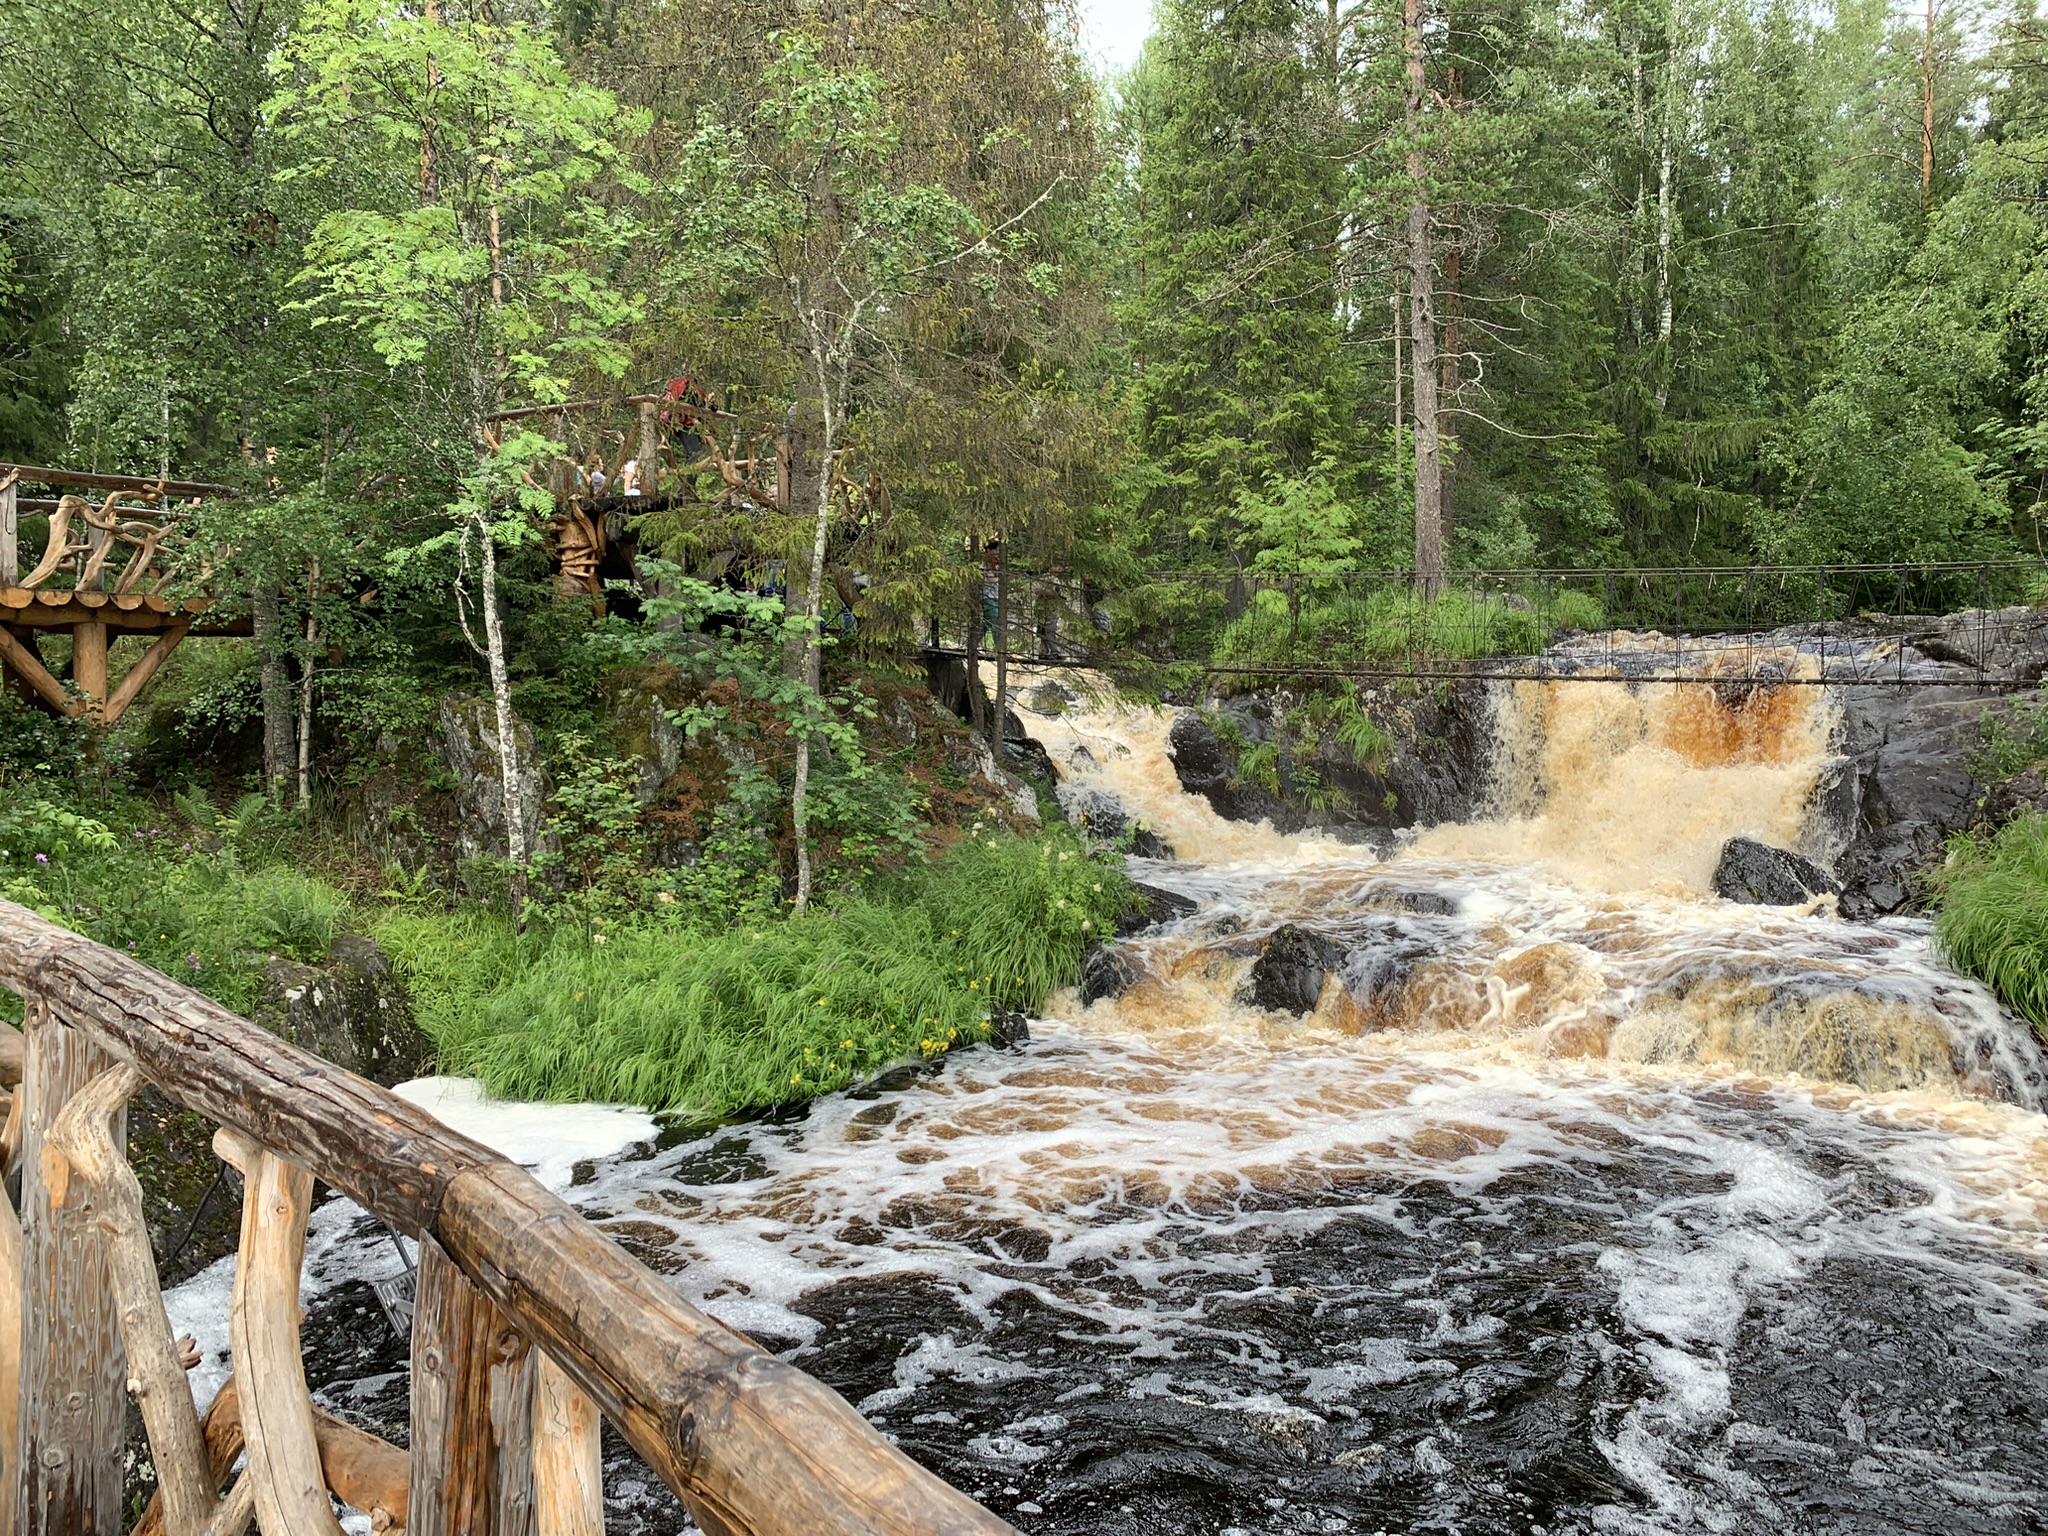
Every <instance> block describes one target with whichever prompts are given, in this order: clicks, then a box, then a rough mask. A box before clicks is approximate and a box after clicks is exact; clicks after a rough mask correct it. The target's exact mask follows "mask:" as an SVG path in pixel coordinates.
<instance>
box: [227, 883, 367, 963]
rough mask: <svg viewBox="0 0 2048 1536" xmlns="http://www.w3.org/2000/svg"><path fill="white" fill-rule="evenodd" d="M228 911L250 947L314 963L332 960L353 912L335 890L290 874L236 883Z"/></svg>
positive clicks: (230, 895) (239, 934)
mask: <svg viewBox="0 0 2048 1536" xmlns="http://www.w3.org/2000/svg"><path fill="white" fill-rule="evenodd" d="M223 905H224V911H223V913H222V915H223V916H224V917H226V918H227V919H228V921H229V922H230V923H231V924H232V926H233V929H234V931H235V933H236V934H237V935H238V936H239V937H240V938H241V939H242V941H243V942H244V943H248V942H249V941H254V947H255V948H258V949H265V950H271V951H274V952H276V953H278V954H284V955H289V956H291V958H292V959H294V960H303V961H306V962H308V963H311V962H314V961H318V960H324V959H326V958H327V952H328V951H329V950H330V949H332V948H333V947H334V939H335V935H336V934H337V933H339V932H340V930H341V920H342V916H343V914H344V913H345V912H346V910H347V902H346V901H345V900H344V899H343V897H342V894H341V893H340V892H339V891H337V890H335V889H334V887H332V886H331V885H328V884H326V883H325V882H323V881H320V880H315V879H313V878H311V877H310V876H307V875H302V874H300V873H298V872H297V871H296V870H289V869H277V870H271V871H268V872H267V873H264V874H260V875H252V876H250V877H249V878H248V879H246V880H242V881H239V882H236V883H235V884H234V885H233V886H231V887H230V888H229V890H228V892H227V899H226V901H225V902H224V904H223Z"/></svg>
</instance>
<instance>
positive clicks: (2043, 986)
mask: <svg viewBox="0 0 2048 1536" xmlns="http://www.w3.org/2000/svg"><path fill="white" fill-rule="evenodd" d="M1937 891H1938V893H1939V896H1940V900H1941V910H1940V913H1939V915H1938V916H1937V918H1936V920H1935V925H1934V941H1935V943H1936V945H1937V946H1939V948H1940V949H1941V951H1942V953H1943V954H1944V955H1946V956H1947V957H1948V960H1949V963H1950V964H1952V965H1953V966H1955V968H1956V969H1957V970H1959V971H1961V972H1963V973H1964V974H1965V975H1968V976H1975V977H1976V978H1977V979H1978V980H1980V981H1982V982H1983V983H1984V984H1985V985H1987V986H1989V987H1990V988H1991V989H1992V990H1993V991H1994V992H1996V993H1997V994H1998V995H1999V996H2000V997H2002V998H2004V999H2005V1001H2006V1002H2007V1003H2009V1004H2010V1005H2011V1006H2012V1007H2013V1008H2014V1009H2016V1010H2017V1011H2018V1012H2020V1013H2021V1014H2023V1015H2025V1016H2026V1018H2027V1019H2029V1020H2030V1021H2031V1022H2032V1023H2033V1025H2034V1027H2035V1028H2036V1029H2039V1030H2042V1031H2043V1032H2048V816H2041V815H2026V816H2018V817H2015V818H2014V819H2013V820H2011V821H2010V822H2008V823H2006V825H2005V826H2004V827H2003V828H2001V829H2000V830H1999V831H1998V833H1997V834H1996V835H1995V836H1992V837H1989V838H1982V837H1975V838H1971V837H1966V838H1959V839H1957V841H1956V842H1955V843H1954V844H1953V845H1952V846H1951V849H1950V854H1949V862H1948V865H1947V867H1946V868H1944V869H1943V870H1942V871H1941V873H1940V874H1939V876H1938V877H1937Z"/></svg>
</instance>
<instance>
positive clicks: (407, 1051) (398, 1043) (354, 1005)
mask: <svg viewBox="0 0 2048 1536" xmlns="http://www.w3.org/2000/svg"><path fill="white" fill-rule="evenodd" d="M254 1017H255V1021H256V1022H257V1023H258V1024H261V1025H262V1026H263V1027H264V1028H265V1029H267V1030H269V1031H270V1032H271V1033H272V1034H274V1035H278V1036H281V1037H282V1038H284V1039H286V1040H289V1041H291V1042H292V1043H293V1044H294V1045H298V1046H302V1047H304V1048H305V1049H306V1050H309V1051H311V1052H312V1053H313V1054H314V1055H316V1056H320V1057H324V1058H325V1059H326V1060H328V1061H331V1062H333V1063H334V1064H335V1065H336V1066H338V1067H341V1068H343V1069H344V1070H346V1071H349V1072H354V1073H356V1074H357V1075H358V1076H361V1077H367V1078H368V1079H369V1080H370V1081H371V1082H373V1083H376V1084H378V1085H379V1086H380V1087H384V1088H389V1087H392V1086H394V1085H395V1084H398V1083H402V1082H405V1081H406V1080H407V1079H409V1078H414V1077H418V1076H419V1075H420V1073H421V1071H422V1070H423V1069H424V1067H425V1066H426V1063H427V1059H428V1057H429V1056H430V1055H431V1053H432V1050H431V1047H430V1046H429V1044H428V1042H427V1039H426V1036H425V1035H423V1034H422V1033H421V1032H420V1028H419V1026H418V1025H417V1024H416V1023H414V1022H413V1016H412V1003H411V999H410V998H408V997H407V995H406V991H405V983H404V982H402V981H400V980H399V978H398V975H397V973H396V972H394V971H393V970H392V969H391V962H390V961H389V960H387V959H385V957H384V951H383V950H381V949H379V948H378V947H377V945H376V943H375V941H374V940H371V939H366V938H364V937H363V936H362V935H361V934H355V933H345V934H343V935H342V936H341V937H340V938H338V939H336V940H335V941H334V951H333V954H332V956H331V958H329V959H328V960H327V962H326V963H325V964H322V965H301V964H300V963H299V962H298V961H296V960H287V959H284V958H283V957H282V956H278V957H274V958H272V959H271V961H270V962H269V964H267V965H266V966H264V968H263V992H262V996H261V998H260V999H259V1000H258V1002H257V1004H256V1012H255V1015H254Z"/></svg>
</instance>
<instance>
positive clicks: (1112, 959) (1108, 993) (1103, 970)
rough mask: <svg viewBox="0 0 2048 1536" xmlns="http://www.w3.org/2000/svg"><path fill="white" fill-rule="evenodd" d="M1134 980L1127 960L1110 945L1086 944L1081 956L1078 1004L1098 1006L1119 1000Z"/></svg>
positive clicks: (1134, 970) (1134, 968)
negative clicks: (1107, 1000)
mask: <svg viewBox="0 0 2048 1536" xmlns="http://www.w3.org/2000/svg"><path fill="white" fill-rule="evenodd" d="M1137 979H1138V968H1137V966H1136V965H1134V964H1132V963H1131V957H1130V956H1129V955H1127V954H1125V953H1124V952H1123V950H1122V949H1120V948H1118V947H1117V946H1116V945H1114V944H1090V945H1089V946H1088V951H1087V953H1086V954H1084V955H1082V957H1081V1001H1082V1002H1084V1003H1099V1002H1102V1001H1104V1000H1106V999H1110V998H1118V997H1122V996H1123V995H1124V993H1125V992H1126V991H1127V990H1129V988H1130V985H1131V983H1132V982H1134V981H1136V980H1137Z"/></svg>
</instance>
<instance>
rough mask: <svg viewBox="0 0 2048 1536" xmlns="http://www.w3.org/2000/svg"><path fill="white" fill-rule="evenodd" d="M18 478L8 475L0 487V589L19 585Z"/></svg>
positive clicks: (19, 522)
mask: <svg viewBox="0 0 2048 1536" xmlns="http://www.w3.org/2000/svg"><path fill="white" fill-rule="evenodd" d="M18 479H19V477H18V476H16V475H14V474H12V473H10V474H9V475H8V476H7V483H6V485H4V486H0V587H18V586H20V585H21V507H20V503H19V501H18V499H17V493H16V489H15V487H16V483H17V481H18Z"/></svg>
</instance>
